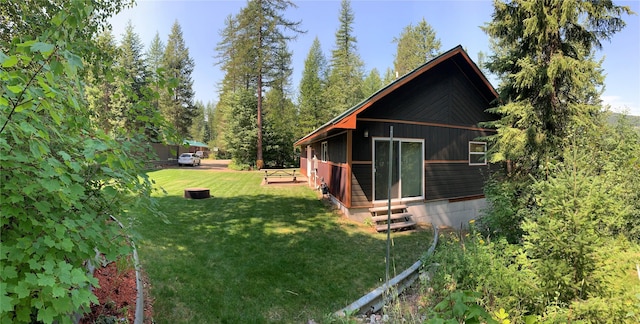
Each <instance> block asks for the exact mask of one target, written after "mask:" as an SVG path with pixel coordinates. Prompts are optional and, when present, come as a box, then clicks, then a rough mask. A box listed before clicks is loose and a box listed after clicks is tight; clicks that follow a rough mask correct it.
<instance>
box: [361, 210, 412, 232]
mask: <svg viewBox="0 0 640 324" xmlns="http://www.w3.org/2000/svg"><path fill="white" fill-rule="evenodd" d="M388 210H389V206H378V207H371V208H369V212H371V220H372V221H373V222H374V223H375V226H376V231H378V232H385V231H386V230H387V228H389V229H391V230H404V229H410V228H413V227H414V226H415V225H416V222H415V221H414V220H413V219H411V216H412V215H411V214H410V213H408V212H407V206H406V205H391V216H390V217H388V215H387V212H388ZM387 219H390V224H389V225H388V224H387Z"/></svg>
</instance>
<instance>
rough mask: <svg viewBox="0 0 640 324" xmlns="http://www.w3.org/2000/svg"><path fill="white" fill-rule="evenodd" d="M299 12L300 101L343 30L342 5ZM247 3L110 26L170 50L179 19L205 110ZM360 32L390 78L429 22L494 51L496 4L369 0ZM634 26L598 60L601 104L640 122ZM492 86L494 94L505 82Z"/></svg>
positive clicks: (316, 0) (155, 6) (179, 7)
mask: <svg viewBox="0 0 640 324" xmlns="http://www.w3.org/2000/svg"><path fill="white" fill-rule="evenodd" d="M295 2H296V4H297V6H298V8H292V9H290V10H289V11H288V12H287V13H286V17H287V18H289V19H291V20H296V21H301V28H302V29H303V30H306V31H307V32H306V33H305V34H301V35H299V36H298V38H297V40H295V41H293V42H292V43H290V44H289V48H290V50H292V52H293V58H292V63H293V68H294V71H293V80H292V86H293V89H292V90H293V94H294V95H296V94H297V87H298V85H299V83H300V78H301V76H302V71H303V68H304V60H305V58H306V56H307V54H308V53H309V48H310V47H311V43H312V42H313V39H314V38H315V37H316V36H317V37H318V39H319V40H320V44H321V46H322V50H323V51H324V53H325V56H326V57H327V59H329V58H330V56H331V50H332V49H333V48H334V44H335V32H336V30H337V29H338V24H339V22H338V14H339V12H340V1H339V0H305V1H295ZM616 3H617V4H620V5H626V6H630V7H631V9H632V10H633V11H634V12H636V13H639V14H640V0H634V1H617V2H616ZM245 4H246V1H245V0H233V1H232V0H138V1H137V4H136V6H135V7H133V8H131V9H127V10H125V11H123V12H121V13H120V14H118V15H117V16H115V17H113V18H112V19H111V20H110V22H111V24H112V26H113V33H114V36H115V37H116V39H118V40H120V39H121V38H122V34H123V32H124V27H125V26H126V24H127V21H128V20H131V21H132V23H133V25H134V29H135V31H136V33H137V34H138V35H139V36H140V38H141V40H142V42H143V44H144V45H145V47H148V46H149V44H150V43H151V40H152V39H153V37H154V36H155V34H156V31H157V32H158V33H159V34H160V38H161V39H162V40H163V42H165V43H166V40H167V37H168V35H169V32H170V29H171V25H172V24H173V23H174V21H176V20H178V22H179V24H180V26H181V27H182V32H183V37H184V40H185V43H186V45H187V47H188V48H189V54H190V55H191V57H192V58H193V59H194V61H195V69H194V72H193V74H192V78H193V80H194V90H195V93H196V100H200V101H202V102H204V103H206V102H208V101H211V102H217V98H218V84H219V83H220V81H221V80H222V78H223V73H222V72H221V71H220V70H219V68H218V66H216V65H215V62H216V59H215V55H216V52H215V47H216V45H217V44H218V42H219V41H220V36H219V32H220V30H222V29H223V28H224V19H225V18H226V17H227V16H229V15H231V14H237V13H238V12H239V10H240V8H242V7H244V6H245ZM351 7H352V9H353V12H354V16H355V22H354V25H353V29H354V33H355V35H356V37H357V49H358V54H359V55H360V57H361V58H362V60H363V61H364V63H365V69H366V72H367V73H368V72H369V71H370V70H371V69H373V68H377V69H378V71H379V72H380V73H381V74H384V72H385V71H386V69H387V67H392V66H393V59H394V55H395V50H396V46H395V44H394V43H393V42H392V41H393V38H394V37H398V36H399V35H400V33H401V32H402V29H403V28H404V27H405V26H407V25H408V24H410V23H412V24H414V25H415V24H416V23H417V22H419V21H420V20H421V19H422V18H423V17H424V18H425V20H426V21H427V22H428V23H429V24H430V25H431V26H432V27H433V28H434V29H435V31H436V34H437V36H438V38H440V41H441V43H442V47H441V50H443V51H446V50H448V49H451V48H453V47H455V46H457V45H462V46H463V47H464V48H465V49H466V50H467V52H468V54H469V56H471V58H472V59H474V60H476V59H477V54H478V52H480V51H483V52H485V53H488V52H489V47H488V43H489V38H488V37H487V35H485V34H484V33H483V32H482V31H481V30H480V28H479V27H480V26H482V25H484V24H485V23H486V22H488V21H490V20H491V13H492V12H493V6H492V2H491V1H489V0H450V1H444V0H421V1H391V0H385V1H371V0H369V1H362V0H352V2H351ZM624 19H625V21H626V22H627V27H626V28H625V29H624V30H623V31H622V32H620V33H618V34H616V35H614V37H613V38H612V39H611V41H610V42H607V41H605V42H604V46H603V49H602V51H600V52H598V53H597V54H598V56H604V58H605V60H604V63H603V68H604V72H605V74H606V80H605V83H606V85H605V92H604V93H603V96H602V99H603V101H604V102H605V103H608V104H610V105H611V106H612V108H613V110H614V111H623V110H627V111H628V112H629V113H630V114H632V115H637V116H640V16H639V15H638V14H636V15H631V16H626V17H624ZM489 77H490V80H491V82H492V83H493V85H494V87H497V86H498V82H497V81H496V80H495V79H494V78H492V77H491V76H489Z"/></svg>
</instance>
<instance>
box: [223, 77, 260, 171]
mask: <svg viewBox="0 0 640 324" xmlns="http://www.w3.org/2000/svg"><path fill="white" fill-rule="evenodd" d="M228 100H229V101H228V102H227V103H225V104H226V105H228V106H229V115H228V116H227V117H226V118H227V121H228V126H227V127H228V132H226V133H225V146H226V147H227V150H228V152H229V153H230V154H231V157H232V159H233V161H234V163H235V164H240V165H242V164H248V165H255V157H256V143H257V140H256V139H257V133H258V129H257V126H256V124H255V122H254V121H255V120H256V98H255V95H254V94H253V91H248V90H247V91H240V92H237V93H235V94H234V95H233V96H231V98H229V99H228Z"/></svg>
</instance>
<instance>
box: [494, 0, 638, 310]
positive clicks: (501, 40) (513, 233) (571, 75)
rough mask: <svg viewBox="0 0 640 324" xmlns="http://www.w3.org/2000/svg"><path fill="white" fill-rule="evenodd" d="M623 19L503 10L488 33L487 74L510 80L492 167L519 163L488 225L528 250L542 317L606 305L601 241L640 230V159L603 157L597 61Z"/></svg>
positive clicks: (498, 8)
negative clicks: (631, 184) (633, 179)
mask: <svg viewBox="0 0 640 324" xmlns="http://www.w3.org/2000/svg"><path fill="white" fill-rule="evenodd" d="M624 13H630V10H629V9H628V8H627V7H621V6H616V5H614V4H613V3H612V2H611V1H586V0H583V1H542V0H527V1H525V0H519V1H496V2H495V9H494V13H493V20H492V21H491V22H490V23H488V24H487V25H486V26H485V27H484V30H485V31H486V32H487V33H488V34H489V35H490V36H491V37H492V40H491V41H492V43H491V44H492V47H493V49H494V53H493V55H492V56H491V57H490V58H489V60H488V62H487V64H486V66H487V68H488V69H489V70H490V71H491V72H493V73H496V74H497V75H498V76H499V77H500V78H501V84H500V89H499V92H500V102H499V105H498V106H497V107H496V108H493V109H490V111H491V112H494V113H497V114H499V115H500V116H501V119H500V120H498V121H496V122H491V123H487V124H488V125H490V126H495V127H496V128H497V134H496V135H493V136H491V137H490V138H489V139H490V140H492V141H493V142H494V143H495V145H494V147H493V148H492V151H493V153H492V160H493V161H507V162H508V163H510V164H509V166H510V167H509V168H508V170H509V173H508V176H506V177H504V176H502V177H500V178H498V180H497V181H495V182H494V184H495V183H497V184H498V185H497V188H498V189H497V190H493V189H492V190H488V191H487V199H488V200H489V201H490V202H491V206H492V207H493V208H492V210H491V211H490V212H489V213H488V215H487V216H486V219H487V221H485V223H486V224H489V225H490V226H492V228H491V231H492V232H498V233H502V234H505V235H506V236H508V237H509V236H510V237H511V238H512V240H513V241H517V242H522V243H523V246H524V249H523V251H524V252H525V253H526V255H527V257H528V260H527V262H528V264H530V265H528V267H530V270H532V273H533V274H535V276H536V278H535V282H536V284H537V286H538V287H539V289H540V292H541V293H542V294H543V297H544V298H542V299H543V300H541V301H542V305H540V306H539V309H537V310H536V311H539V312H544V311H545V308H546V307H547V306H549V305H561V306H564V305H569V304H570V303H572V302H575V301H578V300H582V299H586V298H589V297H591V296H593V297H596V296H598V294H599V293H600V292H601V291H603V290H602V288H603V287H605V286H606V283H605V282H599V281H598V280H596V279H595V277H594V274H595V273H596V266H595V264H596V258H600V257H602V255H599V256H598V252H597V251H600V252H602V251H606V250H607V248H606V245H605V244H610V243H608V242H607V241H605V240H602V237H604V236H610V235H611V236H613V235H615V234H619V233H623V232H624V231H625V230H624V229H623V228H624V227H625V226H626V225H628V224H627V223H626V222H630V223H631V224H633V223H634V222H635V224H637V220H635V221H634V218H637V206H638V203H637V201H634V200H633V199H636V200H637V194H630V192H629V191H628V187H627V184H625V182H626V180H627V179H623V178H622V177H620V175H621V174H625V173H629V171H630V170H631V169H634V168H637V166H638V164H637V159H635V158H634V159H629V158H628V157H625V156H624V155H622V156H616V155H610V156H607V155H608V154H604V152H606V149H605V147H606V145H604V143H602V142H601V138H602V134H601V133H602V131H601V128H602V126H601V125H602V124H603V118H602V110H603V108H602V106H601V104H600V92H601V87H602V83H603V75H602V69H601V61H596V60H595V59H594V51H595V50H596V49H599V48H600V47H601V41H603V40H607V39H609V38H610V37H611V36H612V35H613V34H614V33H616V32H617V31H619V30H621V29H622V28H623V27H624V25H625V24H624V22H623V21H622V19H621V18H620V17H621V15H622V14H624ZM633 145H634V146H635V147H636V148H635V149H636V150H637V147H638V145H637V142H636V143H635V144H633ZM620 158H622V160H620V162H621V163H611V162H610V161H611V160H612V159H613V160H616V159H620ZM634 161H636V162H634ZM629 167H630V168H631V169H628V168H629ZM605 170H606V171H605ZM622 170H624V171H622ZM498 176H500V175H498ZM492 186H493V188H494V189H495V188H496V186H495V185H492ZM489 188H490V189H491V186H490V187H489ZM505 189H506V190H505ZM634 191H635V192H637V190H634ZM628 206H635V208H631V209H629V207H628ZM632 210H636V212H635V214H634V212H633V211H632ZM633 215H635V216H633ZM622 224H625V225H622ZM520 234H521V235H522V236H521V237H520Z"/></svg>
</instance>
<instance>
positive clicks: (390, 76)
mask: <svg viewBox="0 0 640 324" xmlns="http://www.w3.org/2000/svg"><path fill="white" fill-rule="evenodd" d="M396 79H397V77H396V73H395V72H393V69H392V68H387V70H386V71H385V72H384V80H383V81H382V82H383V83H384V85H387V84H390V83H391V82H393V81H395V80H396Z"/></svg>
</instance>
